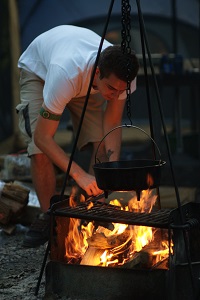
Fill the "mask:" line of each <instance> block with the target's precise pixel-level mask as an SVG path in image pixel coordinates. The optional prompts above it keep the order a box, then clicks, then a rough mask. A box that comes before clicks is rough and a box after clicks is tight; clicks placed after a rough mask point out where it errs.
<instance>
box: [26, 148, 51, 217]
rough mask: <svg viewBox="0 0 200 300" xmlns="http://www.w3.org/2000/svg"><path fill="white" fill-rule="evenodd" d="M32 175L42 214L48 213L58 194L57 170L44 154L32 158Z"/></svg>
mask: <svg viewBox="0 0 200 300" xmlns="http://www.w3.org/2000/svg"><path fill="white" fill-rule="evenodd" d="M31 174H32V181H33V185H34V188H35V191H36V193H37V196H38V200H39V202H40V207H41V210H42V212H44V213H45V212H47V210H48V209H49V207H50V199H51V197H52V196H53V195H55V193H56V176H55V169H54V166H53V164H52V163H51V161H50V160H49V158H48V157H47V156H46V155H45V154H43V153H40V154H35V155H32V156H31Z"/></svg>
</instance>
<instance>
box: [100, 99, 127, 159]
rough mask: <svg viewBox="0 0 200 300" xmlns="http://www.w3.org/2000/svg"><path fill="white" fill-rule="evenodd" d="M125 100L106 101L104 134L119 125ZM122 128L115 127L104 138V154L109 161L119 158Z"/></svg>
mask: <svg viewBox="0 0 200 300" xmlns="http://www.w3.org/2000/svg"><path fill="white" fill-rule="evenodd" d="M125 103H126V100H114V101H108V103H107V107H106V110H105V114H104V134H105V135H106V134H107V133H108V132H109V131H110V130H112V129H113V128H115V127H117V126H120V125H121V122H122V115H123V111H124V105H125ZM121 135H122V130H121V128H120V129H116V130H114V131H112V132H111V133H110V134H109V135H108V136H107V137H106V138H105V149H106V155H107V157H108V160H109V161H114V160H119V156H120V149H121Z"/></svg>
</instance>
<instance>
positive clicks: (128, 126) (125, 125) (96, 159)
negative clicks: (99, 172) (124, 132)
mask: <svg viewBox="0 0 200 300" xmlns="http://www.w3.org/2000/svg"><path fill="white" fill-rule="evenodd" d="M123 127H127V128H130V127H131V128H135V129H138V130H140V131H142V132H143V133H144V134H146V136H147V137H148V138H149V139H150V140H151V141H152V142H153V143H154V145H155V146H156V149H157V151H158V153H159V156H160V160H161V153H160V149H159V148H158V145H157V144H156V142H155V141H154V139H153V138H152V137H151V136H150V135H149V134H148V133H147V132H146V131H145V130H143V129H142V128H140V127H137V126H134V125H127V124H124V125H119V126H117V127H114V128H113V129H111V130H110V131H109V132H108V133H106V135H105V136H104V137H103V138H102V140H101V141H100V143H99V145H98V147H97V150H96V153H95V163H97V161H98V163H101V162H100V160H99V159H98V158H97V153H98V150H99V147H100V145H101V143H102V142H103V141H104V139H105V138H106V137H107V136H108V135H109V134H110V133H111V132H113V131H114V130H116V129H119V128H123Z"/></svg>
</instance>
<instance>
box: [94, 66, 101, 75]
mask: <svg viewBox="0 0 200 300" xmlns="http://www.w3.org/2000/svg"><path fill="white" fill-rule="evenodd" d="M95 74H96V75H99V74H100V70H99V67H96V71H95Z"/></svg>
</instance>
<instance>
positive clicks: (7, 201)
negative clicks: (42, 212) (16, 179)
mask: <svg viewBox="0 0 200 300" xmlns="http://www.w3.org/2000/svg"><path fill="white" fill-rule="evenodd" d="M28 196H29V190H28V189H26V188H24V187H22V186H20V185H18V184H14V183H6V184H5V185H4V187H3V189H2V192H1V196H0V224H4V225H5V224H8V223H9V222H11V221H13V222H14V221H15V220H16V219H17V218H18V217H19V216H20V215H21V213H22V211H23V209H24V207H25V206H26V205H27V204H28Z"/></svg>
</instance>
